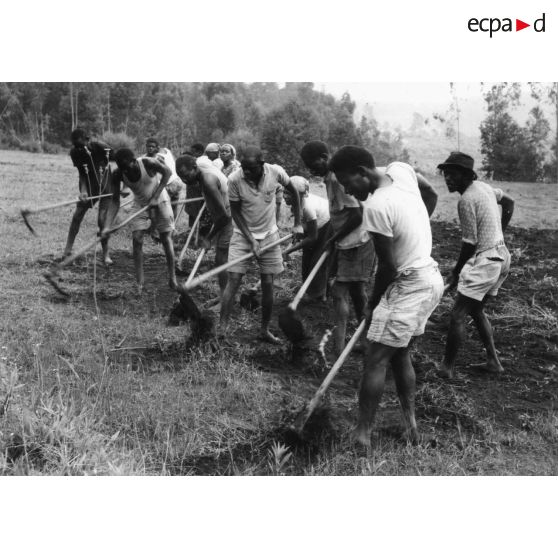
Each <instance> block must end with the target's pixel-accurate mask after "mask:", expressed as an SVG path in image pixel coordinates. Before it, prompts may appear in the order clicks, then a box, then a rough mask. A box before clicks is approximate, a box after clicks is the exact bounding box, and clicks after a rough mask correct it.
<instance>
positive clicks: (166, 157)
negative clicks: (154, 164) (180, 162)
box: [143, 147, 179, 184]
mask: <svg viewBox="0 0 558 558" xmlns="http://www.w3.org/2000/svg"><path fill="white" fill-rule="evenodd" d="M143 157H149V155H147V154H145V155H143ZM155 159H157V160H158V161H159V162H161V163H164V164H165V165H167V167H169V169H170V170H171V172H172V174H171V177H170V178H169V184H170V183H171V182H174V181H175V180H178V179H179V178H178V175H177V174H176V163H175V162H174V157H173V155H172V152H171V150H170V149H167V148H166V147H162V148H161V149H160V150H159V152H158V153H155Z"/></svg>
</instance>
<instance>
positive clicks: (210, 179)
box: [202, 175, 231, 242]
mask: <svg viewBox="0 0 558 558" xmlns="http://www.w3.org/2000/svg"><path fill="white" fill-rule="evenodd" d="M219 186H220V183H219V179H218V178H217V177H216V176H213V175H208V176H204V177H203V179H202V194H203V197H204V198H205V203H206V204H207V208H208V209H209V212H210V214H211V218H212V220H213V225H212V226H211V230H210V231H209V234H208V235H207V240H208V242H210V241H211V240H212V239H213V237H214V236H215V235H216V234H217V233H218V232H219V231H220V230H222V229H224V228H225V227H226V226H227V225H228V224H229V223H230V221H231V218H230V217H229V216H228V215H227V210H226V209H225V205H224V204H223V198H222V197H221V193H220V191H219Z"/></svg>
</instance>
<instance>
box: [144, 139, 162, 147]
mask: <svg viewBox="0 0 558 558" xmlns="http://www.w3.org/2000/svg"><path fill="white" fill-rule="evenodd" d="M148 143H154V144H155V145H156V146H157V147H159V142H158V141H157V138H147V139H146V140H145V145H147V144H148Z"/></svg>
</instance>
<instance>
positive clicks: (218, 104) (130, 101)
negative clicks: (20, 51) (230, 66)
mask: <svg viewBox="0 0 558 558" xmlns="http://www.w3.org/2000/svg"><path fill="white" fill-rule="evenodd" d="M355 108H356V104H355V102H354V101H353V100H352V99H351V97H350V95H349V94H348V93H345V94H344V95H343V96H342V98H341V99H336V98H335V97H334V96H333V95H330V94H326V93H323V92H319V91H316V90H315V89H314V86H313V83H286V84H284V85H282V86H281V85H279V84H278V83H275V82H272V83H265V82H255V83H222V82H204V83H133V82H126V83H1V84H0V142H1V143H2V145H3V146H5V147H12V148H22V149H30V150H32V151H56V150H57V149H58V146H64V147H66V146H68V143H69V135H70V132H71V130H72V129H73V128H75V127H76V126H78V125H79V126H80V127H83V128H85V129H86V130H88V131H89V132H90V134H91V135H92V136H94V137H114V135H115V134H120V135H122V134H124V135H125V136H128V137H129V138H130V139H131V141H132V142H133V143H134V144H135V145H136V146H137V147H138V148H140V146H141V145H143V142H144V141H145V139H146V138H147V137H149V136H153V135H154V136H156V137H157V138H158V140H159V142H160V144H161V145H165V146H166V147H169V148H170V149H172V150H173V151H174V152H175V153H180V152H181V151H183V150H184V149H186V148H188V147H189V146H190V145H192V143H194V142H201V143H209V142H218V143H223V142H227V143H231V144H233V145H234V146H235V147H237V148H242V147H243V146H245V145H247V144H254V143H256V144H259V145H261V147H262V148H263V149H264V151H267V152H269V153H270V154H272V159H273V162H275V163H278V164H280V165H283V166H284V167H285V168H286V169H287V171H288V172H290V173H299V172H301V171H302V170H303V169H302V165H301V162H300V160H299V157H298V152H299V150H300V147H301V146H302V145H303V144H304V143H305V142H306V141H309V140H312V139H316V138H320V139H322V140H324V141H326V142H327V143H328V145H330V146H331V148H332V149H336V148H338V147H341V146H342V145H346V144H357V145H363V146H365V147H367V148H369V149H370V150H372V152H374V153H375V154H376V153H377V154H379V162H380V163H387V162H388V161H389V160H394V159H399V160H401V159H403V160H408V158H409V156H408V153H407V151H406V150H405V148H404V146H403V143H402V141H401V140H400V138H392V135H390V134H387V135H386V134H385V133H383V132H381V131H380V130H379V128H378V123H377V122H376V120H375V119H374V118H373V117H370V116H369V117H368V118H366V117H363V118H362V119H361V120H360V122H359V123H358V124H357V123H356V122H355V118H354V112H355ZM392 140H393V141H392Z"/></svg>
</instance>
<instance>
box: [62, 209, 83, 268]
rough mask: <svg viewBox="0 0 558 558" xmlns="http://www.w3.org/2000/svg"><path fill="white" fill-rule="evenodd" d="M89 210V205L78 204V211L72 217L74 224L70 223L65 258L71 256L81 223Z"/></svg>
mask: <svg viewBox="0 0 558 558" xmlns="http://www.w3.org/2000/svg"><path fill="white" fill-rule="evenodd" d="M88 209H89V206H88V205H85V204H80V203H78V204H77V205H76V209H75V211H74V214H73V216H72V222H71V223H70V230H69V231H68V239H67V240H66V248H64V257H66V256H69V255H70V254H71V253H72V249H73V247H74V242H75V240H76V236H77V233H78V232H79V228H80V226H81V222H82V221H83V218H84V217H85V214H86V213H87V210H88Z"/></svg>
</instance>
